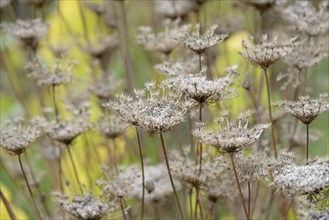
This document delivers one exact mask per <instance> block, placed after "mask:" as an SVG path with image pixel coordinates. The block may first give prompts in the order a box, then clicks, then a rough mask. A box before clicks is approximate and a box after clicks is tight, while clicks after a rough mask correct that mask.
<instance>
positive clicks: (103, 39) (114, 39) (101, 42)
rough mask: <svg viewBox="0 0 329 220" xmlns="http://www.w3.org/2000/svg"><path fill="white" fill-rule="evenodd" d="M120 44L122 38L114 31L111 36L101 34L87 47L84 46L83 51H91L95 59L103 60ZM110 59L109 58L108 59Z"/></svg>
mask: <svg viewBox="0 0 329 220" xmlns="http://www.w3.org/2000/svg"><path fill="white" fill-rule="evenodd" d="M119 44H120V38H119V34H118V33H113V34H111V35H110V36H99V37H97V38H96V40H95V41H94V42H93V43H92V44H89V45H88V46H86V47H82V50H83V51H86V52H87V53H89V54H90V55H91V56H92V57H94V58H95V59H99V60H100V61H103V59H105V58H107V57H106V56H107V55H110V53H111V52H113V50H114V49H115V48H117V47H118V46H119ZM106 61H108V60H106Z"/></svg>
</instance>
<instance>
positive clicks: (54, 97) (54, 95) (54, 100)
mask: <svg viewBox="0 0 329 220" xmlns="http://www.w3.org/2000/svg"><path fill="white" fill-rule="evenodd" d="M51 89H52V95H53V104H54V109H55V117H56V121H57V122H58V120H59V118H58V108H57V105H56V93H55V85H52V87H51Z"/></svg>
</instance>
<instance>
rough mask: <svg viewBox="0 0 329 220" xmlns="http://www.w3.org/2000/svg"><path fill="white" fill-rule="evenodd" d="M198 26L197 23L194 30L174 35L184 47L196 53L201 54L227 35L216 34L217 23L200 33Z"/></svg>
mask: <svg viewBox="0 0 329 220" xmlns="http://www.w3.org/2000/svg"><path fill="white" fill-rule="evenodd" d="M200 28H201V27H200V24H197V25H196V27H195V31H194V32H186V33H185V34H184V35H182V36H178V37H176V39H177V40H178V41H179V42H180V43H181V44H182V45H183V46H184V47H186V48H188V49H190V50H192V51H193V52H195V53H197V54H202V53H204V52H206V50H207V49H209V48H210V47H212V46H214V45H216V44H218V43H220V42H222V41H223V40H225V39H226V38H227V37H228V35H227V34H216V32H215V30H216V29H217V25H212V26H210V28H209V29H208V30H207V31H206V32H205V33H204V34H201V33H200V31H201V30H200Z"/></svg>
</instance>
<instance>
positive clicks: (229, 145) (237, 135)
mask: <svg viewBox="0 0 329 220" xmlns="http://www.w3.org/2000/svg"><path fill="white" fill-rule="evenodd" d="M252 113H253V112H252V111H245V112H242V113H240V114H239V116H238V119H237V120H234V121H229V113H228V112H227V111H226V112H223V113H222V117H221V118H219V119H218V120H217V122H218V127H219V132H218V133H217V134H216V133H215V132H214V131H213V130H207V129H206V128H205V124H197V127H196V128H195V129H194V130H193V132H192V134H193V136H195V137H196V138H197V140H198V141H200V142H201V143H204V144H209V145H212V146H214V147H215V148H216V149H217V150H218V151H222V152H226V153H234V152H238V151H241V150H243V148H245V147H247V146H248V145H250V144H252V143H253V142H255V141H257V140H258V139H259V138H260V135H261V134H262V133H263V131H264V129H266V128H268V127H269V126H270V124H256V125H254V126H253V127H248V124H249V122H248V118H249V117H250V115H251V114H252ZM223 125H225V127H222V126H223Z"/></svg>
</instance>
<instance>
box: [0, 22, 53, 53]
mask: <svg viewBox="0 0 329 220" xmlns="http://www.w3.org/2000/svg"><path fill="white" fill-rule="evenodd" d="M1 28H2V29H4V31H5V32H7V33H9V34H11V35H13V36H14V37H16V38H17V39H18V40H20V41H21V42H22V43H23V44H24V46H26V47H28V48H31V49H32V50H36V49H37V46H38V44H39V42H40V40H41V39H42V38H43V37H44V36H45V35H46V34H47V32H48V25H47V24H45V23H43V22H42V21H41V19H39V18H37V19H32V20H19V19H18V20H17V21H16V23H2V24H1Z"/></svg>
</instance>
